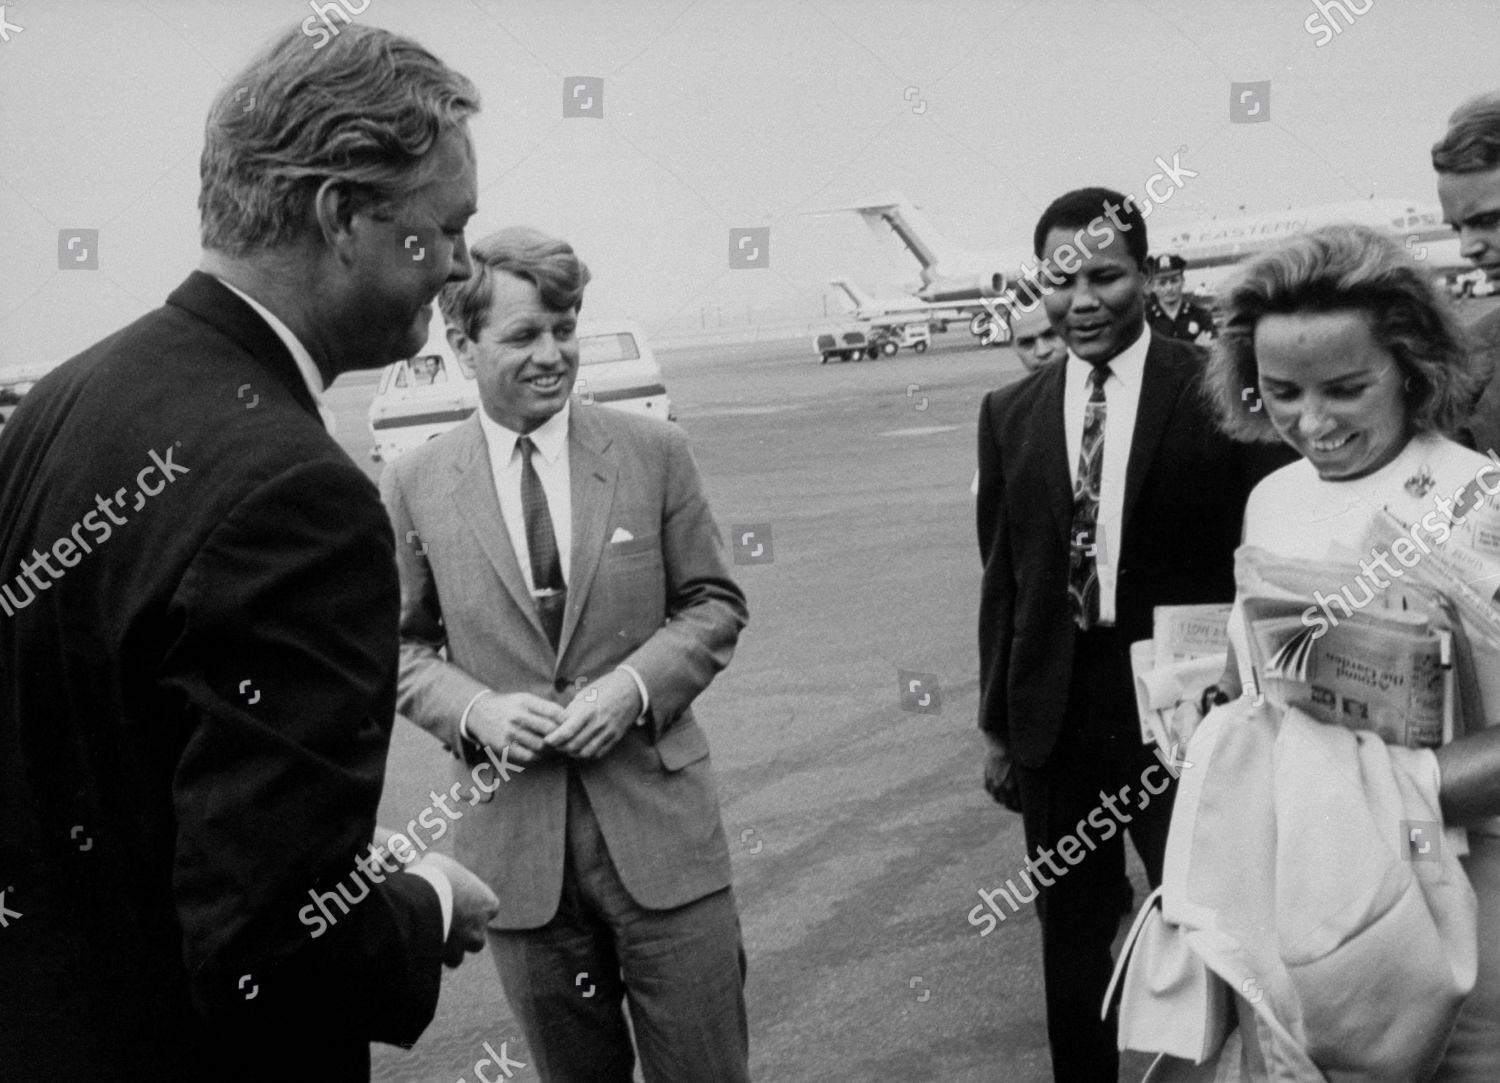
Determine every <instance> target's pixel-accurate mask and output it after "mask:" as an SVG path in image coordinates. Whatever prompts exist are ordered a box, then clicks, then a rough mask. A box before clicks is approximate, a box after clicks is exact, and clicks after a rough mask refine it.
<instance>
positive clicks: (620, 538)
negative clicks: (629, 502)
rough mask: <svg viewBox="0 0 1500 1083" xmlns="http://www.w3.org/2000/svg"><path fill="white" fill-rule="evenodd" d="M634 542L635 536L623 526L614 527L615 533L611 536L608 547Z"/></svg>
mask: <svg viewBox="0 0 1500 1083" xmlns="http://www.w3.org/2000/svg"><path fill="white" fill-rule="evenodd" d="M634 540H635V535H634V534H632V533H631V532H630V531H628V530H626V529H625V528H624V527H623V526H617V527H615V532H614V534H613V536H611V537H610V539H609V544H610V545H618V544H619V543H620V542H628V541H634Z"/></svg>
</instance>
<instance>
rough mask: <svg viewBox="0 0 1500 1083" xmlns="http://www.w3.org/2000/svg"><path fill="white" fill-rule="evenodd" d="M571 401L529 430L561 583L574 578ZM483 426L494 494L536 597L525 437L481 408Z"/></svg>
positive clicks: (506, 529) (517, 557) (534, 462)
mask: <svg viewBox="0 0 1500 1083" xmlns="http://www.w3.org/2000/svg"><path fill="white" fill-rule="evenodd" d="M571 411H572V403H571V402H567V403H564V404H563V408H562V409H561V410H559V411H558V412H557V413H555V414H553V415H552V416H551V417H549V418H548V419H547V420H546V421H544V422H542V424H541V425H539V426H537V428H536V429H534V430H532V432H531V434H530V435H531V442H532V444H533V445H534V446H535V450H534V451H533V453H532V456H531V465H532V466H533V467H534V468H535V469H536V475H537V477H538V478H539V479H540V480H541V483H542V492H544V493H546V494H547V511H548V514H550V515H551V516H552V533H553V535H554V536H555V537H556V538H557V555H558V558H559V560H560V561H561V563H562V574H563V584H564V585H566V584H567V583H568V582H569V581H570V580H571V579H572V575H571V572H572V564H573V487H572V484H571V482H570V480H569V477H568V418H569V416H570V413H571ZM479 427H480V428H481V429H482V430H483V431H484V442H485V445H486V446H487V447H488V448H489V453H490V473H491V475H492V476H493V477H494V481H495V496H496V497H497V498H498V499H499V501H500V517H501V518H502V519H503V520H505V532H506V533H507V534H509V535H510V544H511V547H512V548H513V549H515V551H516V560H517V561H519V562H520V564H521V574H522V575H523V576H524V577H525V578H526V589H527V590H529V591H531V593H532V594H533V595H535V594H536V583H534V582H533V581H532V578H531V548H530V547H529V546H528V545H527V544H526V513H525V510H524V509H523V508H522V506H521V453H520V451H518V450H517V448H516V441H517V440H519V439H520V437H521V434H520V433H517V432H512V431H511V430H510V429H507V428H506V427H505V426H504V425H502V424H500V423H499V422H498V421H496V420H494V419H493V418H492V417H490V415H489V414H487V413H485V412H484V408H483V407H481V408H480V410H479Z"/></svg>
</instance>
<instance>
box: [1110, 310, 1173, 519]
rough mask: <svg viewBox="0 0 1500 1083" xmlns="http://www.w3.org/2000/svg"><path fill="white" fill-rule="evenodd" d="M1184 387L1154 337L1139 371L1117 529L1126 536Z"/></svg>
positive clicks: (1165, 352) (1165, 351) (1165, 350)
mask: <svg viewBox="0 0 1500 1083" xmlns="http://www.w3.org/2000/svg"><path fill="white" fill-rule="evenodd" d="M1146 333H1147V334H1149V333H1150V332H1149V331H1148V332H1146ZM1185 386H1186V380H1185V379H1184V378H1183V375H1182V373H1181V372H1179V371H1178V368H1177V365H1176V364H1175V363H1174V359H1173V357H1172V354H1171V352H1170V351H1169V350H1168V348H1167V347H1166V346H1165V345H1163V343H1162V342H1161V340H1159V339H1157V338H1155V337H1153V338H1152V340H1151V345H1150V347H1148V348H1147V350H1146V364H1145V365H1144V366H1143V367H1142V375H1141V398H1140V403H1139V404H1138V405H1137V406H1136V411H1135V432H1134V433H1132V434H1131V437H1130V462H1129V463H1127V464H1126V467H1125V508H1124V511H1123V513H1122V515H1121V517H1120V529H1121V530H1122V531H1123V532H1124V533H1125V534H1126V536H1129V532H1130V513H1131V512H1132V511H1133V510H1135V502H1136V498H1137V497H1139V496H1140V495H1141V486H1142V485H1144V484H1145V481H1146V473H1147V471H1149V470H1150V469H1151V460H1152V459H1153V458H1154V457H1155V455H1156V449H1157V447H1158V446H1159V445H1160V444H1161V438H1162V434H1163V433H1165V432H1166V431H1167V420H1168V419H1169V418H1170V417H1171V416H1172V410H1173V408H1174V407H1175V406H1176V405H1177V399H1178V397H1179V396H1180V395H1181V394H1182V391H1183V388H1184V387H1185Z"/></svg>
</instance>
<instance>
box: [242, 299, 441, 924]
mask: <svg viewBox="0 0 1500 1083" xmlns="http://www.w3.org/2000/svg"><path fill="white" fill-rule="evenodd" d="M214 277H215V278H219V276H218V275H215V276H214ZM219 281H220V282H222V283H223V284H224V287H225V288H226V289H228V290H229V291H230V292H231V293H233V294H234V295H235V296H237V297H239V298H240V299H241V300H242V301H244V302H245V303H246V304H247V305H249V306H250V307H251V308H253V309H255V311H256V312H258V313H259V314H260V318H261V319H263V320H265V321H266V323H267V324H269V325H270V328H271V330H272V331H275V332H276V337H277V338H279V339H281V341H282V343H283V345H285V346H286V348H287V352H289V353H290V354H291V355H292V360H293V361H295V362H297V371H298V372H300V373H301V374H302V379H303V380H304V381H306V383H307V390H308V392H309V393H310V394H311V395H312V400H313V404H314V405H315V406H317V408H318V416H319V417H320V418H322V419H323V427H324V428H326V429H327V430H328V434H329V435H330V436H332V435H334V434H335V431H336V428H337V426H336V425H335V422H334V417H333V411H332V410H330V409H329V408H328V407H327V406H324V405H323V374H322V373H320V372H319V371H318V366H317V365H316V364H314V363H313V359H312V354H311V353H309V352H308V349H307V347H306V346H304V345H302V341H301V340H300V339H298V338H297V336H296V335H294V334H292V329H291V328H290V327H288V326H287V325H286V324H284V323H282V322H281V320H279V319H278V318H277V317H276V314H275V313H274V312H272V311H271V310H270V309H269V308H267V307H266V306H265V305H263V304H261V303H260V302H259V301H257V300H256V299H255V298H254V297H251V296H250V295H249V294H248V293H246V292H245V291H244V290H242V289H240V288H239V287H237V286H235V285H234V284H233V283H230V282H225V281H224V280H223V279H222V278H219ZM404 871H406V872H409V873H411V874H412V875H413V876H420V877H421V878H422V879H423V880H426V881H427V882H428V883H429V884H431V885H432V890H434V891H436V892H437V897H438V906H439V908H440V909H441V910H442V913H443V940H444V942H446V941H447V939H448V930H449V929H451V928H452V927H453V884H452V883H451V882H450V881H449V879H448V876H447V874H446V873H444V872H442V871H441V870H440V869H436V868H433V867H432V866H431V865H428V864H426V863H424V862H422V861H417V862H414V863H413V864H410V865H408V866H406V868H405V870H404Z"/></svg>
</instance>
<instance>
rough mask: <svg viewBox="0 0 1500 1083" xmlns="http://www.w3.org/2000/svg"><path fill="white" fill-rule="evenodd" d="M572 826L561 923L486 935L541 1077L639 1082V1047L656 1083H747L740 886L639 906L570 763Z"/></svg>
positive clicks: (553, 1081)
mask: <svg viewBox="0 0 1500 1083" xmlns="http://www.w3.org/2000/svg"><path fill="white" fill-rule="evenodd" d="M567 833H568V848H567V858H566V863H565V865H564V868H563V888H562V900H561V902H560V903H559V905H558V910H557V913H556V914H555V915H554V916H553V918H552V920H551V921H549V922H548V923H547V924H546V925H544V926H542V927H541V928H540V929H526V930H520V931H500V930H496V929H491V930H490V931H489V943H490V950H491V951H492V952H493V954H494V957H495V965H496V967H497V968H498V969H499V971H500V984H501V985H502V986H503V987H504V989H505V996H506V998H507V999H508V1000H509V1001H510V1005H511V1008H512V1009H513V1010H514V1011H515V1013H516V1016H517V1019H518V1020H519V1022H520V1024H521V1029H522V1031H523V1032H524V1033H525V1035H526V1042H527V1046H528V1048H529V1049H530V1052H531V1056H532V1063H533V1066H534V1067H535V1068H536V1071H537V1074H538V1075H539V1076H540V1077H541V1079H542V1080H543V1081H544V1083H630V1080H631V1071H632V1068H633V1066H634V1064H635V1053H636V1049H637V1048H638V1049H639V1052H640V1058H641V1068H642V1070H643V1072H644V1073H645V1077H646V1081H647V1083H748V1080H749V1078H750V1074H749V1051H750V1038H749V1025H748V1023H747V1021H746V1016H745V994H744V985H745V951H744V947H743V945H742V943H741V939H740V920H739V913H738V911H737V910H736V908H735V904H734V894H733V891H732V890H731V889H730V888H725V889H724V890H723V891H718V892H715V893H713V894H712V895H708V896H705V897H704V898H701V899H697V900H695V901H694V902H691V903H688V904H687V905H686V906H681V907H678V908H676V909H674V910H646V909H643V908H642V907H640V906H638V905H637V904H636V903H635V901H634V900H633V899H631V897H630V895H629V894H628V893H627V892H626V890H625V887H624V885H623V884H622V883H621V882H620V874H619V873H618V872H617V871H616V870H615V866H614V862H613V861H612V860H610V856H609V851H608V850H607V849H606V848H605V845H604V836H603V834H601V833H600V830H599V823H598V821H597V820H596V819H595V817H594V812H593V809H592V808H591V807H590V805H589V800H588V795H587V794H586V793H585V792H584V789H583V786H582V784H581V783H580V782H579V781H578V779H577V777H576V776H575V775H574V774H573V773H572V772H571V771H570V772H569V773H568V826H567ZM627 999H628V1000H629V1003H630V1020H629V1024H628V1025H627V1023H626V1018H625V1012H624V1010H623V1007H622V1001H624V1000H627ZM632 1028H633V1029H634V1031H635V1045H634V1046H632V1044H631V1035H630V1032H631V1029H632Z"/></svg>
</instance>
